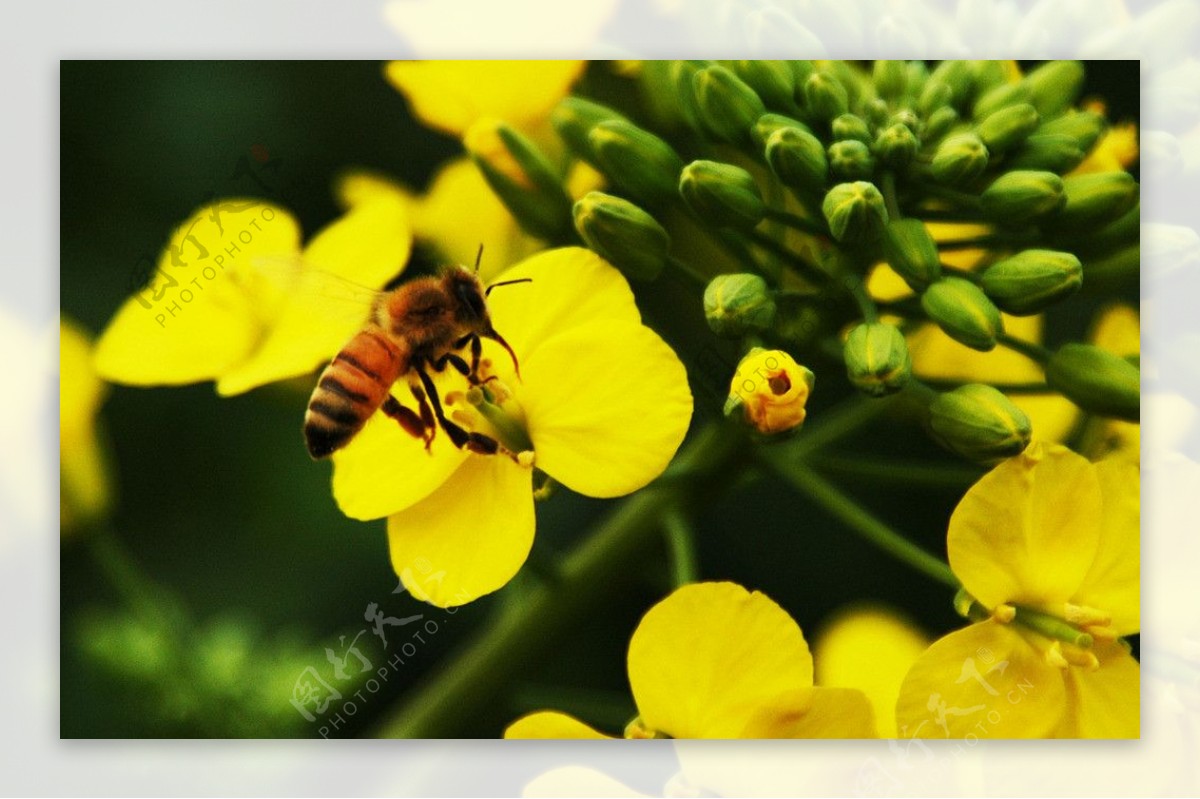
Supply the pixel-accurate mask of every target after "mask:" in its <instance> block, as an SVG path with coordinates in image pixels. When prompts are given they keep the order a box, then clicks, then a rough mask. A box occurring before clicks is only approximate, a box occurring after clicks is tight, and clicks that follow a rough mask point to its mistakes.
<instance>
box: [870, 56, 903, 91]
mask: <svg viewBox="0 0 1200 799" xmlns="http://www.w3.org/2000/svg"><path fill="white" fill-rule="evenodd" d="M874 80H875V91H876V93H877V94H878V95H879V96H880V97H882V98H883V99H885V100H895V99H897V98H899V97H900V96H902V95H903V94H904V92H905V90H906V89H907V87H908V64H906V63H905V62H904V61H885V60H880V61H876V62H875V69H874Z"/></svg>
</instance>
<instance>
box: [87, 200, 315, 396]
mask: <svg viewBox="0 0 1200 799" xmlns="http://www.w3.org/2000/svg"><path fill="white" fill-rule="evenodd" d="M299 240H300V231H299V228H298V227H297V225H296V223H295V221H294V220H293V219H292V218H291V216H290V215H288V214H287V213H286V212H285V211H283V210H282V209H280V208H276V207H274V206H271V205H268V204H266V203H262V202H260V201H257V200H241V199H231V200H230V199H227V200H221V201H219V202H218V203H214V204H213V205H209V206H206V207H204V208H201V209H200V210H199V211H197V212H196V213H195V214H193V215H192V217H191V218H190V219H188V220H187V221H186V222H184V223H183V224H182V225H180V227H179V228H178V229H177V230H176V231H175V233H174V234H173V235H172V236H171V238H170V240H169V244H168V247H167V249H166V251H165V252H164V253H163V255H162V257H161V258H160V260H159V263H158V273H157V274H156V275H155V277H154V278H153V282H152V283H151V286H150V287H148V288H146V289H143V290H142V291H140V292H138V293H137V294H136V295H135V296H133V297H131V298H130V299H129V300H127V301H126V302H125V304H124V305H122V306H121V308H120V310H118V311H117V314H116V316H115V317H114V318H113V320H112V321H111V322H109V324H108V327H107V328H106V329H105V331H104V333H103V334H102V335H101V337H100V340H99V342H98V343H97V345H96V369H97V371H98V372H99V374H100V375H101V377H104V378H105V379H107V380H111V381H113V382H117V383H127V384H131V385H179V384H183V383H195V382H199V381H202V380H212V379H214V378H216V377H219V376H221V375H222V374H224V373H226V372H227V371H229V370H231V369H233V368H234V367H236V366H237V365H239V364H240V363H241V362H242V361H244V360H245V359H246V358H248V357H249V356H250V355H251V353H252V352H253V350H254V348H255V347H256V346H257V345H258V343H259V337H260V336H261V334H262V332H263V330H264V329H265V325H266V323H267V321H268V320H269V318H270V314H271V313H272V311H273V309H272V308H271V307H270V305H271V304H272V302H273V300H274V297H273V296H265V291H264V294H263V295H259V294H257V293H255V290H254V289H251V288H248V285H249V284H247V283H245V282H243V281H242V280H240V279H239V277H238V276H235V275H234V272H235V271H237V272H238V274H239V275H240V274H241V270H243V268H246V267H249V266H250V265H251V264H252V263H253V262H255V261H256V260H259V259H266V260H278V259H281V258H282V259H291V258H294V257H295V256H296V254H297V253H298V252H299ZM176 262H178V263H176ZM156 296H157V298H158V299H155V297H156Z"/></svg>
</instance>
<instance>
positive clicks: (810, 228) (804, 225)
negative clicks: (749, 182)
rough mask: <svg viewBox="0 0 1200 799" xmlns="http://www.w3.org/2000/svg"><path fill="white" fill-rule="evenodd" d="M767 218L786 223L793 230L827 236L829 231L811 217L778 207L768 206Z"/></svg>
mask: <svg viewBox="0 0 1200 799" xmlns="http://www.w3.org/2000/svg"><path fill="white" fill-rule="evenodd" d="M767 219H770V220H771V221H773V222H779V223H780V224H784V225H787V226H788V227H790V228H793V229H794V230H799V231H800V232H801V233H808V234H810V235H813V236H821V237H823V238H829V231H828V230H826V229H825V226H824V225H821V224H819V223H817V222H814V221H812V220H811V219H805V218H804V217H802V216H796V215H795V214H793V213H790V212H788V211H782V210H779V209H778V208H768V209H767Z"/></svg>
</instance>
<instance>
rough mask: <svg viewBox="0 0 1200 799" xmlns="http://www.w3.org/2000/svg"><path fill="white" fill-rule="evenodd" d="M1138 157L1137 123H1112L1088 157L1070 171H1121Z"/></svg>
mask: <svg viewBox="0 0 1200 799" xmlns="http://www.w3.org/2000/svg"><path fill="white" fill-rule="evenodd" d="M1137 157H1138V131H1137V125H1134V124H1133V123H1132V122H1130V123H1126V124H1124V125H1114V126H1112V127H1111V128H1109V129H1108V130H1106V131H1105V132H1104V135H1103V136H1102V137H1101V138H1100V141H1099V143H1098V144H1097V145H1096V146H1095V147H1094V148H1092V151H1091V152H1090V153H1089V154H1088V157H1087V158H1085V159H1084V160H1083V162H1082V163H1081V164H1080V165H1079V166H1077V167H1075V169H1074V170H1072V171H1071V174H1072V175H1085V174H1088V173H1091V172H1122V171H1124V170H1125V168H1126V167H1127V166H1129V165H1130V164H1132V163H1133V162H1134V161H1136V160H1137Z"/></svg>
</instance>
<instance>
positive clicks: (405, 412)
mask: <svg viewBox="0 0 1200 799" xmlns="http://www.w3.org/2000/svg"><path fill="white" fill-rule="evenodd" d="M423 395H424V394H423V392H422V396H423ZM379 409H380V410H381V411H383V412H384V413H386V414H387V415H388V416H390V417H391V418H393V419H395V420H396V422H397V423H399V425H400V427H401V428H403V430H404V432H406V433H408V434H409V435H410V436H412V437H413V438H419V439H421V440H422V441H424V442H425V449H429V444H430V442H431V441H433V434H434V432H435V425H434V419H433V412H432V411H430V410H429V403H425V407H424V408H422V415H421V416H418V415H417V412H416V411H414V410H413V409H412V408H405V407H404V406H403V405H401V404H400V403H399V402H398V401H397V400H396V398H395V397H393V396H392V395H391V394H388V398H387V399H385V400H384V401H383V405H381V406H380V407H379ZM426 414H428V417H429V421H426V420H425V419H424V418H422V416H424V415H426Z"/></svg>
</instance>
